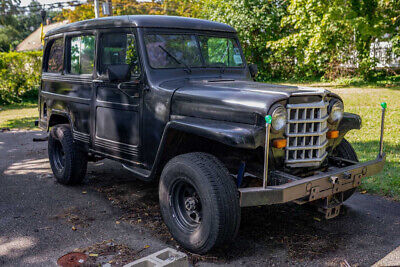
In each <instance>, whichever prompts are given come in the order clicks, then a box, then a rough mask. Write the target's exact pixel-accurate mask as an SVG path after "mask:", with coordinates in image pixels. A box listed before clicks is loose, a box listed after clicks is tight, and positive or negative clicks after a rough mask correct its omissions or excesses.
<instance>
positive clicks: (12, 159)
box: [0, 132, 400, 266]
mask: <svg viewBox="0 0 400 267" xmlns="http://www.w3.org/2000/svg"><path fill="white" fill-rule="evenodd" d="M38 136H42V135H41V133H40V132H5V133H0V265H13V266H17V265H18V266H23V265H38V266H46V265H55V264H56V261H57V259H58V258H59V257H60V256H62V255H64V254H66V253H68V252H71V251H73V250H75V249H79V250H80V251H88V252H93V253H94V255H96V254H99V256H98V259H97V260H98V261H97V262H108V261H110V260H111V261H112V263H117V264H122V263H124V262H126V261H129V260H132V259H136V258H139V257H142V256H145V255H147V254H150V253H153V252H155V251H157V250H160V249H162V248H164V247H166V246H170V247H174V248H176V247H177V246H178V245H177V244H176V242H175V241H174V240H173V239H172V238H171V236H170V235H169V233H168V231H167V230H166V228H165V226H164V224H163V223H162V220H161V217H160V214H159V212H158V203H157V199H158V197H157V186H156V185H155V184H146V183H143V182H141V181H138V180H134V179H133V178H132V176H131V175H130V173H129V172H127V171H126V170H124V169H123V168H122V167H121V166H120V165H119V164H118V163H115V162H111V161H108V160H105V161H100V162H97V163H90V164H89V168H88V175H87V180H86V181H85V183H84V184H83V185H80V186H75V187H67V186H63V185H60V184H58V183H56V182H55V181H54V178H53V177H52V175H51V171H50V169H49V164H48V160H47V142H35V143H34V142H32V139H33V138H34V137H38ZM399 245H400V203H396V202H392V201H389V200H386V199H384V198H382V197H377V196H371V195H368V194H364V195H361V194H356V195H355V196H353V197H352V198H351V199H350V200H349V201H348V202H346V204H345V207H344V209H343V214H341V216H340V217H339V218H336V219H333V220H329V221H326V220H324V219H322V216H321V215H320V214H318V213H316V212H315V211H314V210H312V209H310V208H307V207H300V206H297V205H283V206H271V207H254V208H246V209H243V210H242V224H241V229H240V233H239V236H238V238H237V239H236V241H235V243H234V244H231V246H230V247H229V248H228V249H225V250H220V251H217V252H215V253H213V254H210V255H206V256H203V257H200V256H197V255H190V259H191V261H192V262H193V263H196V264H198V265H210V264H230V265H242V264H244V265H248V266H253V265H276V266H282V265H283V266H285V265H300V266H303V265H304V266H311V265H315V266H320V265H328V266H338V265H341V264H342V265H343V264H345V262H347V263H349V264H350V265H352V266H354V265H355V266H357V265H361V266H367V265H371V264H373V263H375V262H377V261H378V260H379V259H381V258H383V257H384V256H385V255H386V254H388V253H389V252H390V251H392V250H393V249H395V248H396V247H398V246H399ZM178 249H179V247H178ZM104 251H106V252H107V253H105V252H104ZM102 255H106V256H102ZM107 255H109V256H107ZM96 256H97V255H96ZM96 256H95V257H96ZM399 264H400V263H399Z"/></svg>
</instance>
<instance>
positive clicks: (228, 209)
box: [159, 152, 240, 254]
mask: <svg viewBox="0 0 400 267" xmlns="http://www.w3.org/2000/svg"><path fill="white" fill-rule="evenodd" d="M159 199H160V209H161V214H162V217H163V219H164V222H165V224H166V225H167V227H168V229H169V231H170V232H171V234H172V236H173V237H174V238H175V240H176V241H178V243H180V244H181V245H182V246H183V247H184V248H185V249H187V250H188V251H191V252H193V253H197V254H204V253H207V252H208V251H210V250H212V249H214V248H216V247H219V246H221V245H223V244H226V243H228V242H230V241H232V240H233V239H234V238H235V236H236V234H237V232H238V230H239V225H240V206H239V194H238V190H237V187H236V185H235V183H234V181H233V179H232V178H231V177H230V175H229V172H228V170H227V169H226V167H225V166H224V165H223V164H222V162H220V161H219V160H218V159H217V158H216V157H214V156H212V155H210V154H206V153H200V152H196V153H188V154H183V155H179V156H176V157H175V158H173V159H171V160H170V161H169V162H168V163H167V164H166V166H165V167H164V170H163V171H162V174H161V178H160V183H159Z"/></svg>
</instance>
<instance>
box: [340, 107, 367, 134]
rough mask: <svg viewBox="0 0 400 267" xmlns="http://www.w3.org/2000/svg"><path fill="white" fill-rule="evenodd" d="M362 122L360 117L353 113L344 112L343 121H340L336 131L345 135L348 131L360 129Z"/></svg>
mask: <svg viewBox="0 0 400 267" xmlns="http://www.w3.org/2000/svg"><path fill="white" fill-rule="evenodd" d="M361 125H362V121H361V117H360V116H359V115H357V114H354V113H349V112H345V113H344V114H343V119H342V120H341V121H340V123H339V126H338V130H339V132H340V133H343V135H344V134H346V133H347V132H348V131H350V130H353V129H357V130H359V129H361Z"/></svg>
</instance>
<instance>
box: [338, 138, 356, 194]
mask: <svg viewBox="0 0 400 267" xmlns="http://www.w3.org/2000/svg"><path fill="white" fill-rule="evenodd" d="M333 155H334V156H337V157H340V158H343V159H348V160H352V161H357V162H358V157H357V154H356V151H355V150H354V148H353V147H352V146H351V144H350V143H349V142H348V141H347V140H346V139H344V138H343V140H342V141H341V142H340V144H339V145H338V146H337V147H335V150H334V151H333ZM355 191H356V189H355V188H352V189H349V190H347V191H344V192H343V201H345V200H347V199H349V198H350V197H351V196H352V195H353V194H354V192H355Z"/></svg>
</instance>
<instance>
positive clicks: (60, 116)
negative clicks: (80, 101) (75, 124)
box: [46, 110, 72, 131]
mask: <svg viewBox="0 0 400 267" xmlns="http://www.w3.org/2000/svg"><path fill="white" fill-rule="evenodd" d="M48 117H49V119H48V120H47V127H46V128H47V131H49V129H50V127H51V126H54V125H56V124H69V125H70V126H71V129H72V124H71V122H72V121H71V117H70V115H69V114H68V113H66V112H63V111H58V110H51V111H50V114H49V116H48Z"/></svg>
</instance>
